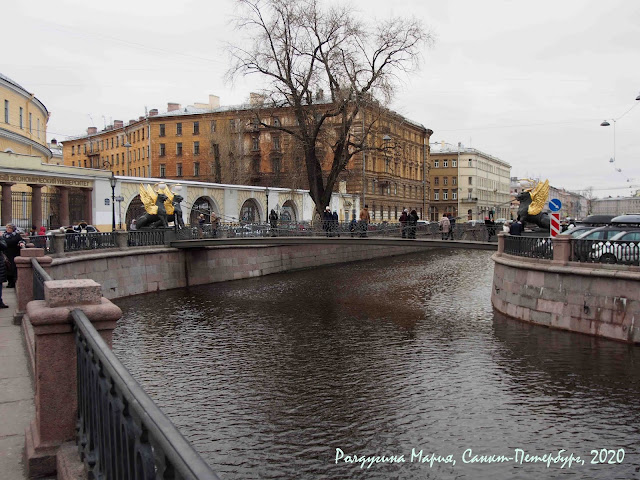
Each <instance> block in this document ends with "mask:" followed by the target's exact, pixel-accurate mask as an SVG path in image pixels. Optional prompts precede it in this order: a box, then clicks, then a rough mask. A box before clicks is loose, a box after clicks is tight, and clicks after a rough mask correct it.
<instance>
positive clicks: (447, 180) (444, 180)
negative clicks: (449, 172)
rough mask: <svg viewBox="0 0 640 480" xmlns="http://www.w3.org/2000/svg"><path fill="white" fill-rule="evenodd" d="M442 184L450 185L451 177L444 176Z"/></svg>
mask: <svg viewBox="0 0 640 480" xmlns="http://www.w3.org/2000/svg"><path fill="white" fill-rule="evenodd" d="M442 184H443V185H449V178H448V177H443V178H442Z"/></svg>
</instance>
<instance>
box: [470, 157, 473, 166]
mask: <svg viewBox="0 0 640 480" xmlns="http://www.w3.org/2000/svg"><path fill="white" fill-rule="evenodd" d="M469 166H470V167H473V160H471V159H469Z"/></svg>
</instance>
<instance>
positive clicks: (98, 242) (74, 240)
mask: <svg viewBox="0 0 640 480" xmlns="http://www.w3.org/2000/svg"><path fill="white" fill-rule="evenodd" d="M116 246H117V244H116V236H115V232H92V233H67V234H66V235H65V238H64V251H65V252H74V251H78V250H97V249H102V248H114V247H116Z"/></svg>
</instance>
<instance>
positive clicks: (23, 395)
mask: <svg viewBox="0 0 640 480" xmlns="http://www.w3.org/2000/svg"><path fill="white" fill-rule="evenodd" d="M2 299H3V301H4V303H5V304H7V305H9V307H10V308H3V309H0V478H2V480H24V479H25V478H26V473H25V470H24V465H23V461H22V454H23V450H24V431H25V429H26V428H27V426H28V425H29V422H30V421H31V419H33V418H34V415H35V412H34V406H33V384H32V382H31V376H30V375H29V368H28V367H27V355H26V352H25V348H24V340H23V338H22V327H21V326H18V325H14V324H13V314H14V311H15V306H16V295H15V289H13V288H5V287H3V288H2Z"/></svg>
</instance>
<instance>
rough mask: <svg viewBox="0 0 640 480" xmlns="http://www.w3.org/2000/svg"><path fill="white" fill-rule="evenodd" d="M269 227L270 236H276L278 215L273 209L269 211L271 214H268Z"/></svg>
mask: <svg viewBox="0 0 640 480" xmlns="http://www.w3.org/2000/svg"><path fill="white" fill-rule="evenodd" d="M269 225H270V226H271V236H272V237H275V236H277V235H278V214H277V213H276V211H275V210H274V209H271V213H270V214H269Z"/></svg>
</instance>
